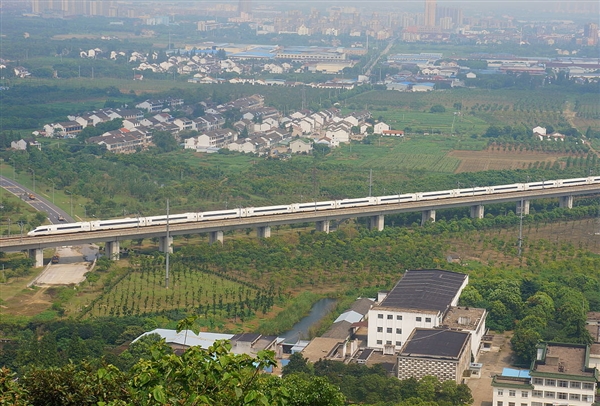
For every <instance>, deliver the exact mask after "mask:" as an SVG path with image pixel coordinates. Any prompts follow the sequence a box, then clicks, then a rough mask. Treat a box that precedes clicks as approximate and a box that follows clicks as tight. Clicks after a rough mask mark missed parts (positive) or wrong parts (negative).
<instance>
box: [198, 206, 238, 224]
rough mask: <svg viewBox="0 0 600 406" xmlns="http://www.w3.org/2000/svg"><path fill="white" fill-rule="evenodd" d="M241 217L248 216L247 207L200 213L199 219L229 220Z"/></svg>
mask: <svg viewBox="0 0 600 406" xmlns="http://www.w3.org/2000/svg"><path fill="white" fill-rule="evenodd" d="M240 217H246V209H230V210H217V211H205V212H202V213H198V221H203V220H227V219H235V218H240Z"/></svg>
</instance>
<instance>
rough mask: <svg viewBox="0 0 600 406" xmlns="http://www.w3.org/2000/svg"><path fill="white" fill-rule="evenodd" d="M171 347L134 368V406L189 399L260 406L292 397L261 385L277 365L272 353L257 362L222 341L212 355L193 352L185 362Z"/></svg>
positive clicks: (260, 355)
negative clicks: (267, 371) (265, 373)
mask: <svg viewBox="0 0 600 406" xmlns="http://www.w3.org/2000/svg"><path fill="white" fill-rule="evenodd" d="M166 347H167V346H166V344H164V342H161V344H160V345H157V346H155V347H154V348H153V349H152V359H150V360H142V361H140V362H139V363H138V364H136V365H135V366H134V367H133V368H132V370H131V373H132V376H131V378H130V386H131V389H132V394H133V395H132V398H133V399H132V400H133V403H134V404H136V405H153V404H166V403H170V404H181V403H180V400H181V399H185V402H186V403H185V404H187V405H201V404H209V405H215V406H220V405H223V406H225V405H232V404H244V405H253V404H257V405H258V404H272V403H274V402H279V401H278V400H282V399H285V398H286V397H287V396H286V393H285V392H284V391H282V390H278V391H269V390H268V387H266V386H265V385H261V383H264V379H265V378H263V377H262V376H261V374H260V372H261V371H262V370H263V369H264V368H267V367H271V366H274V365H275V359H274V355H273V353H272V352H270V351H259V353H258V355H257V357H256V358H252V357H250V356H248V355H245V354H242V355H236V354H232V353H231V344H229V343H227V342H225V341H217V342H216V343H215V344H214V345H213V346H211V347H209V348H208V349H202V348H200V347H191V348H189V349H188V350H186V351H185V352H184V353H183V354H182V355H181V357H179V356H177V355H175V354H169V353H167V352H166ZM275 404H277V403H275Z"/></svg>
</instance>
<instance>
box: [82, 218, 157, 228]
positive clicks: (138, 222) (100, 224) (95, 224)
mask: <svg viewBox="0 0 600 406" xmlns="http://www.w3.org/2000/svg"><path fill="white" fill-rule="evenodd" d="M145 225H146V218H145V217H136V218H131V217H127V218H124V219H116V220H96V221H92V222H90V226H91V231H102V230H115V229H119V228H132V227H144V226H145Z"/></svg>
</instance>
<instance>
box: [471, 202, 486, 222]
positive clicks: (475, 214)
mask: <svg viewBox="0 0 600 406" xmlns="http://www.w3.org/2000/svg"><path fill="white" fill-rule="evenodd" d="M484 213H485V209H484V206H483V204H476V205H474V206H471V218H473V219H482V218H483V214H484Z"/></svg>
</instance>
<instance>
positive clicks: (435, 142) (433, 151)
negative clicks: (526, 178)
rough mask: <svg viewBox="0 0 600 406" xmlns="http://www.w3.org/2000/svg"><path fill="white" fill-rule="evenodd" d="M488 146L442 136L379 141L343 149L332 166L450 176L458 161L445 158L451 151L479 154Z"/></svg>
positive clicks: (332, 157) (332, 156)
mask: <svg viewBox="0 0 600 406" xmlns="http://www.w3.org/2000/svg"><path fill="white" fill-rule="evenodd" d="M486 145H487V143H486V142H485V141H481V140H472V139H461V138H459V137H444V136H415V137H413V138H406V139H397V138H390V137H380V138H377V139H376V140H374V141H373V143H372V144H370V145H368V144H353V145H342V146H340V148H337V149H335V150H334V151H333V152H332V155H331V157H328V160H329V162H330V163H332V164H340V165H347V166H350V167H355V168H364V169H384V170H397V171H406V170H414V169H418V170H427V171H431V172H448V173H452V172H454V171H455V170H456V168H457V167H458V165H459V164H460V160H459V159H457V158H453V157H448V156H446V154H447V153H448V152H449V151H451V150H453V149H472V150H481V149H483V148H485V146H486Z"/></svg>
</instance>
